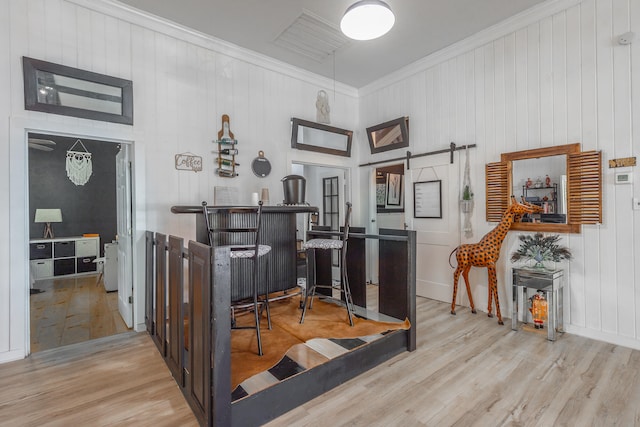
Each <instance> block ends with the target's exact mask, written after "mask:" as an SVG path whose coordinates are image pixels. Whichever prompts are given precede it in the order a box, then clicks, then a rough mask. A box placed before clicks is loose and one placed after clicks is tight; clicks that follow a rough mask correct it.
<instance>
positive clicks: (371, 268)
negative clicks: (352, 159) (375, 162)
mask: <svg viewBox="0 0 640 427" xmlns="http://www.w3.org/2000/svg"><path fill="white" fill-rule="evenodd" d="M369 189H370V190H369V224H368V227H367V228H368V229H367V233H368V234H378V214H377V211H378V205H377V202H376V168H375V167H373V168H371V169H370V171H369ZM366 246H367V270H368V271H367V280H368V281H369V282H370V283H378V241H377V240H376V239H367V240H366Z"/></svg>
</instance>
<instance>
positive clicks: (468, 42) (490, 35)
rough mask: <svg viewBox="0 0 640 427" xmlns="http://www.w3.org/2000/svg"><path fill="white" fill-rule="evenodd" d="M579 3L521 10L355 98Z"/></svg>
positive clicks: (551, 0)
mask: <svg viewBox="0 0 640 427" xmlns="http://www.w3.org/2000/svg"><path fill="white" fill-rule="evenodd" d="M582 1H583V0H548V1H546V2H544V3H540V4H538V5H536V6H533V7H531V8H529V9H527V10H525V11H522V12H520V13H519V14H517V15H514V16H512V17H510V18H507V19H505V20H504V21H501V22H499V23H497V24H495V25H493V26H491V27H489V28H487V29H485V30H482V31H480V32H478V33H476V34H474V35H472V36H470V37H467V38H466V39H463V40H460V41H459V42H456V43H454V44H452V45H451V46H448V47H446V48H444V49H441V50H439V51H437V52H435V53H432V54H431V55H428V56H425V57H424V58H422V59H419V60H417V61H415V62H413V63H411V64H409V65H407V66H406V67H403V68H401V69H399V70H397V71H394V72H392V73H390V74H387V75H386V76H384V77H382V78H381V79H379V80H376V81H374V82H373V83H370V84H368V85H366V86H363V87H362V88H360V90H359V91H358V93H359V96H365V95H369V94H371V93H372V92H375V91H378V90H380V89H382V88H384V87H386V86H389V85H392V84H394V83H397V82H399V81H401V80H405V79H407V78H409V77H411V76H413V75H414V74H417V73H420V72H422V71H425V70H427V69H429V68H431V67H433V66H435V65H438V64H441V63H443V62H446V61H448V60H450V59H452V58H455V57H457V56H459V55H462V54H465V53H467V52H469V51H472V50H473V49H476V48H478V47H481V46H484V45H485V44H487V43H490V42H492V41H494V40H497V39H499V38H501V37H504V36H506V35H507V34H511V33H513V32H515V31H517V30H520V29H522V28H525V27H527V26H528V25H530V24H532V23H534V22H538V21H540V20H541V19H544V18H547V17H549V16H552V15H554V14H556V13H558V12H562V11H564V10H567V9H569V8H571V7H573V6H575V5H577V4H580V3H582Z"/></svg>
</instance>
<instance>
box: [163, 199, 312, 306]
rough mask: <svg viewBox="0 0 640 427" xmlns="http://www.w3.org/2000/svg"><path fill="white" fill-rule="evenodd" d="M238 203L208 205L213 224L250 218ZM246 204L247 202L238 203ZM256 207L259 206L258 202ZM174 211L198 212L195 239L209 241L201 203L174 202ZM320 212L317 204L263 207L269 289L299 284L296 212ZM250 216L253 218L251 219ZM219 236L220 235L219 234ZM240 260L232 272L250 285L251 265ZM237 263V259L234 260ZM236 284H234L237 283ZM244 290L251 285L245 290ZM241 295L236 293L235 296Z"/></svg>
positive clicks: (232, 224)
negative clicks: (178, 204) (236, 209)
mask: <svg viewBox="0 0 640 427" xmlns="http://www.w3.org/2000/svg"><path fill="white" fill-rule="evenodd" d="M234 207H236V206H207V211H208V212H209V215H210V218H209V220H210V221H211V226H212V227H214V228H217V227H220V226H222V225H224V226H235V225H239V224H241V223H242V222H243V221H246V220H247V219H249V217H248V215H251V214H247V213H233V214H230V213H229V211H231V210H233V208H234ZM238 207H242V208H246V207H247V206H238ZM255 209H256V210H257V209H258V207H257V206H255ZM171 212H173V213H175V214H197V216H196V240H197V241H198V242H200V243H204V244H209V236H208V233H207V226H206V223H205V220H204V217H203V216H202V205H200V206H173V207H171ZM316 212H318V208H317V207H315V206H306V205H295V206H293V205H288V206H263V207H262V230H261V232H260V243H261V244H264V245H269V246H271V252H270V254H269V255H268V280H267V289H268V292H277V291H283V290H287V289H291V288H294V287H295V286H296V285H297V262H296V260H297V247H296V215H297V214H310V213H316ZM249 220H250V219H249ZM217 237H218V236H217ZM239 243H252V242H249V241H243V240H242V239H240V240H234V241H229V240H224V241H222V240H215V241H214V246H219V245H228V244H239ZM242 261H243V260H240V262H239V263H237V265H236V266H234V267H232V276H233V277H234V281H236V280H237V283H244V284H247V285H249V284H250V283H251V278H250V277H251V276H250V274H251V269H250V268H249V265H248V264H247V265H244V264H245V263H246V260H244V261H245V263H243V262H242ZM234 264H235V263H234ZM234 288H235V286H234ZM242 288H243V286H240V290H239V291H240V292H242V293H243V294H244V293H245V292H248V291H249V289H244V290H242ZM239 296H241V295H236V296H233V295H232V298H235V297H239Z"/></svg>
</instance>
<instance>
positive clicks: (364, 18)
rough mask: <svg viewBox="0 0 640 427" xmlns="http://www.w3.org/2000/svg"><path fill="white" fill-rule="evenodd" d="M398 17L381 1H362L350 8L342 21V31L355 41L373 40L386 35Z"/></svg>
mask: <svg viewBox="0 0 640 427" xmlns="http://www.w3.org/2000/svg"><path fill="white" fill-rule="evenodd" d="M395 22H396V17H395V16H394V15H393V12H392V11H391V8H390V7H389V5H388V4H386V3H385V2H383V1H381V0H360V1H357V2H355V3H354V4H352V5H351V6H349V8H348V9H347V11H346V12H345V13H344V16H343V17H342V21H340V29H341V30H342V32H343V33H344V34H345V35H346V36H347V37H349V38H352V39H354V40H372V39H376V38H378V37H380V36H382V35H384V34H386V33H387V32H388V31H389V30H390V29H391V27H393V24H394V23H395Z"/></svg>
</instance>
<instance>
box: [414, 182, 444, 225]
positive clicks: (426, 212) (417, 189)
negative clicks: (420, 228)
mask: <svg viewBox="0 0 640 427" xmlns="http://www.w3.org/2000/svg"><path fill="white" fill-rule="evenodd" d="M413 217H414V218H442V181H441V180H435V181H423V182H414V183H413Z"/></svg>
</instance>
